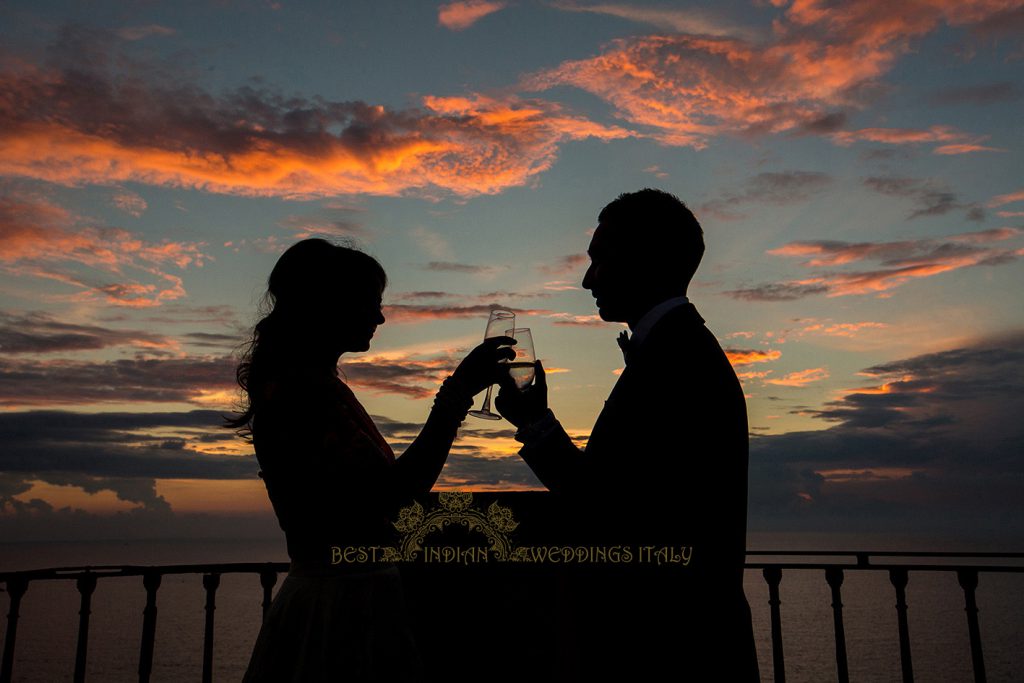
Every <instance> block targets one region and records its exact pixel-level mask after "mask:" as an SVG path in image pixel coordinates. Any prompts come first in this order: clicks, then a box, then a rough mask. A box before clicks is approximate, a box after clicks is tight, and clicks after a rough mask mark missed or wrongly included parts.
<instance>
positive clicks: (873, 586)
mask: <svg viewBox="0 0 1024 683" xmlns="http://www.w3.org/2000/svg"><path fill="white" fill-rule="evenodd" d="M747 547H748V550H783V549H785V550H805V551H806V550H840V549H842V550H862V551H863V550H871V551H880V550H895V551H901V552H904V551H963V552H1020V551H1022V550H1024V548H1022V547H1021V546H1020V544H1017V545H1016V546H1015V547H1013V546H1011V547H1008V546H1007V544H1006V543H1005V542H999V541H991V540H990V541H986V540H978V539H975V540H972V539H969V538H968V539H950V538H948V537H943V538H938V537H927V536H920V535H907V536H905V537H900V536H894V535H892V534H888V535H885V536H881V535H879V536H871V535H865V534H846V535H844V534H834V533H833V534H820V533H804V532H793V533H776V532H772V533H769V532H751V533H750V534H749V535H748V543H747ZM759 559H760V558H757V557H748V561H758V560H759ZM772 559H777V558H772ZM268 561H272V562H287V561H288V556H287V553H286V550H285V545H284V539H283V537H281V538H273V539H266V540H251V539H245V540H243V539H223V540H209V539H203V540H195V539H181V540H167V539H161V540H149V541H144V540H132V541H106V542H89V543H77V542H60V543H56V542H37V543H32V542H27V543H0V571H11V570H23V569H35V568H45V567H68V566H84V565H92V566H99V565H118V564H133V565H157V564H197V563H213V562H268ZM1004 564H1020V561H1016V562H1014V561H1006V562H1004ZM281 579H283V575H281V576H280V577H279V581H278V584H277V586H280V580H281ZM275 590H276V589H275ZM745 590H746V595H747V600H748V602H749V603H750V606H751V610H752V612H753V619H754V631H755V637H756V642H757V649H758V658H759V662H760V668H761V679H762V681H765V682H767V681H774V680H775V677H774V675H773V667H772V643H771V626H770V614H769V605H768V588H767V585H766V583H765V581H764V578H763V577H762V575H761V572H760V571H757V570H748V571H747V572H746V577H745ZM780 593H781V614H782V636H783V649H784V654H785V667H786V668H785V675H786V680H788V681H790V682H792V683H802V682H814V683H818V682H823V681H825V682H827V681H835V680H837V674H836V663H835V662H836V658H835V640H834V631H833V616H832V607H831V602H832V598H831V593H830V589H829V587H828V584H827V583H826V581H825V577H824V572H823V571H821V570H807V569H794V570H786V571H784V572H783V579H782V584H781V587H780ZM8 600H9V599H8V597H7V595H6V594H4V593H0V606H2V607H3V614H4V617H3V618H2V619H0V643H2V642H5V638H6V632H7V626H8V625H7V619H6V614H7V613H8V612H9V607H8V606H9V602H8ZM907 600H908V603H909V606H910V607H909V612H908V613H909V624H910V637H911V648H912V658H913V667H914V674H915V680H917V681H926V682H927V681H940V682H945V681H950V682H955V681H965V682H966V681H973V680H974V674H973V670H972V667H971V653H970V640H969V636H968V627H967V618H966V613H965V610H964V606H965V605H964V594H963V591H962V590H961V588H960V586H959V584H958V583H957V578H956V574H955V572H945V571H943V572H926V571H913V570H911V572H910V582H909V585H908V587H907ZM145 601H146V594H145V590H144V588H143V586H142V580H141V578H139V577H131V578H113V579H101V580H100V581H99V583H98V585H97V588H96V591H95V593H94V594H93V600H92V615H91V622H90V638H89V649H88V659H87V663H88V666H87V672H86V680H88V681H103V682H108V681H109V682H116V681H126V682H127V681H135V680H138V658H139V645H140V639H141V633H142V612H143V607H144V606H145ZM261 601H262V589H261V587H260V583H259V578H258V576H256V575H235V574H225V575H223V576H222V577H221V583H220V588H219V589H218V591H217V608H216V611H215V633H214V665H213V680H215V681H239V680H241V677H242V674H243V672H244V671H245V667H246V665H247V663H248V660H249V656H250V654H251V652H252V648H253V645H254V643H255V640H256V636H257V634H258V632H259V627H260V620H261V616H262V607H261ZM842 601H843V614H844V625H845V631H846V642H847V656H848V662H849V676H850V680H851V681H871V682H874V681H900V680H902V677H901V668H900V655H899V640H898V627H897V615H896V609H895V603H896V598H895V593H894V590H893V587H892V585H891V584H890V583H889V578H888V574H887V573H886V572H884V571H856V570H851V571H847V572H845V581H844V584H843V587H842ZM977 601H978V608H979V610H980V612H979V618H980V625H981V636H982V643H983V651H984V661H985V669H986V673H987V679H988V681H992V682H998V681H1006V682H1010V681H1024V647H1022V645H1024V643H1022V637H1024V573H982V574H981V577H980V580H979V585H978V589H977ZM204 604H205V593H204V590H203V587H202V576H201V575H200V574H188V575H168V576H165V577H164V578H163V581H162V583H161V586H160V590H159V592H158V599H157V606H158V619H157V631H156V643H155V650H154V656H153V671H152V676H151V680H152V681H157V682H162V681H166V682H167V683H180V682H182V681H198V680H201V674H202V656H203V629H204V619H205V611H204ZM78 609H79V595H78V592H77V590H76V588H75V585H74V582H73V581H69V580H60V581H38V582H33V583H32V584H30V587H29V590H28V591H27V592H26V594H25V596H24V598H23V599H22V603H21V609H20V620H19V623H18V629H17V647H16V650H15V653H16V654H15V658H14V668H13V673H14V676H13V681H15V682H23V683H37V682H38V683H53V682H54V681H65V680H71V678H72V673H73V671H74V653H75V647H76V642H77V632H78V619H79V617H78ZM481 680H485V678H481Z"/></svg>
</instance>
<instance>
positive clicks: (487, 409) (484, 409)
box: [480, 384, 494, 413]
mask: <svg viewBox="0 0 1024 683" xmlns="http://www.w3.org/2000/svg"><path fill="white" fill-rule="evenodd" d="M493 386H494V385H493V384H492V385H491V386H489V387H487V393H486V394H484V405H483V406H482V407H481V408H480V410H481V412H484V413H489V412H491V389H492V388H493Z"/></svg>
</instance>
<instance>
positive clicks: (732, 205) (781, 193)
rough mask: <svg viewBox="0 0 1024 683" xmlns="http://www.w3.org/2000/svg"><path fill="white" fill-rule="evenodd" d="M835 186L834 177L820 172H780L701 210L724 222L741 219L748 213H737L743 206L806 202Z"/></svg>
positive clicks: (756, 179)
mask: <svg viewBox="0 0 1024 683" xmlns="http://www.w3.org/2000/svg"><path fill="white" fill-rule="evenodd" d="M831 184H832V177H831V176H829V175H828V174H827V173H820V172H817V171H781V172H771V173H758V174H757V175H756V176H754V177H752V178H750V179H749V180H748V181H747V182H746V184H745V185H744V186H743V187H741V188H739V189H737V190H735V191H731V192H726V193H724V194H723V195H722V196H721V197H719V198H717V199H713V200H711V201H708V202H705V203H704V204H702V205H701V207H700V210H701V211H702V212H704V213H708V214H711V215H713V216H716V217H717V218H720V219H723V220H738V219H741V218H745V217H746V216H745V214H743V213H740V212H738V211H737V210H736V207H737V206H739V205H742V204H771V205H774V206H783V205H786V204H793V203H796V202H802V201H806V200H808V199H810V198H812V197H814V196H815V195H816V194H818V193H820V192H822V191H824V190H825V189H826V188H828V187H829V186H830V185H831Z"/></svg>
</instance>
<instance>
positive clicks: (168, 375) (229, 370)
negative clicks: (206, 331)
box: [0, 357, 237, 408]
mask: <svg viewBox="0 0 1024 683" xmlns="http://www.w3.org/2000/svg"><path fill="white" fill-rule="evenodd" d="M236 362H237V361H235V360H234V359H232V358H229V357H219V358H209V359H205V358H162V359H153V358H146V359H118V360H113V361H95V362H93V361H78V360H65V359H53V360H49V359H48V360H34V359H18V360H11V359H8V358H2V357H0V406H3V407H8V408H11V407H21V406H55V405H66V404H91V403H111V402H113V403H138V402H155V403H181V402H183V403H193V402H198V401H200V400H201V399H202V398H203V396H204V395H205V394H206V393H207V392H209V391H212V390H222V391H223V390H233V389H234V388H235V366H236Z"/></svg>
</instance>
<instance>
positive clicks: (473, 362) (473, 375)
mask: <svg viewBox="0 0 1024 683" xmlns="http://www.w3.org/2000/svg"><path fill="white" fill-rule="evenodd" d="M515 343H516V340H515V339H513V338H512V337H491V338H489V339H485V340H484V341H483V342H482V343H480V344H479V345H477V347H476V348H475V349H473V350H472V351H470V352H469V354H468V355H467V356H466V357H465V358H463V359H462V362H461V363H459V367H457V368H455V372H453V373H452V379H454V380H456V381H457V382H458V384H459V385H460V386H463V387H465V388H466V390H467V391H470V392H472V393H471V394H470V396H476V395H477V394H479V393H480V392H481V391H483V390H484V389H486V388H487V387H489V386H491V385H492V384H498V382H499V380H500V379H501V378H502V376H505V375H507V374H508V369H507V367H503V366H502V365H501V364H500V362H499V361H502V360H512V359H513V358H515V357H516V352H515V350H514V349H512V348H509V347H510V346H511V345H513V344H515ZM499 347H504V348H499Z"/></svg>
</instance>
